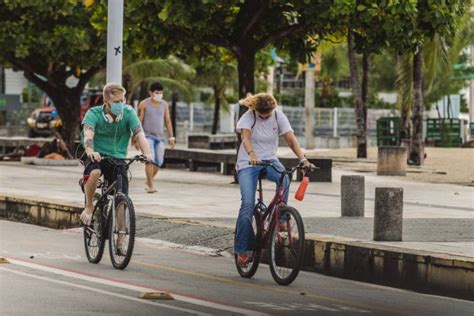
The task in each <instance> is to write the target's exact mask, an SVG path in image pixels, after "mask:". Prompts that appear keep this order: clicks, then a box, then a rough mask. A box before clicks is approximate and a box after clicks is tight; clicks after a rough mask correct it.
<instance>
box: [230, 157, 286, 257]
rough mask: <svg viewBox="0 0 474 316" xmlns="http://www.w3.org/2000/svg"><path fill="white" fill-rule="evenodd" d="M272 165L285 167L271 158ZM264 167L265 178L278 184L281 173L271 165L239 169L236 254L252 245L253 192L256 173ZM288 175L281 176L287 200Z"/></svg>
mask: <svg viewBox="0 0 474 316" xmlns="http://www.w3.org/2000/svg"><path fill="white" fill-rule="evenodd" d="M271 162H272V163H273V165H275V167H276V168H277V169H278V170H279V171H283V170H285V168H284V167H283V165H282V164H281V163H280V162H279V161H278V160H271ZM263 169H266V178H267V179H268V180H270V181H272V182H275V183H276V184H277V186H278V185H279V184H280V177H281V175H280V174H279V173H278V172H276V171H275V170H274V169H273V168H272V167H265V166H255V167H249V168H245V169H242V170H239V173H238V177H239V184H240V194H241V196H242V200H241V204H240V210H239V216H238V217H237V224H236V227H235V234H236V235H235V243H234V252H235V253H237V254H240V253H244V252H246V251H247V250H249V245H253V242H254V238H255V236H254V234H253V229H252V217H253V209H254V207H255V195H256V194H255V193H256V191H257V182H258V175H259V174H260V172H261V171H262V170H263ZM288 185H289V180H288V176H285V178H283V187H284V188H285V190H284V200H285V202H288V193H289V190H288Z"/></svg>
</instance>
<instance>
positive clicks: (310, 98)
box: [304, 63, 316, 150]
mask: <svg viewBox="0 0 474 316" xmlns="http://www.w3.org/2000/svg"><path fill="white" fill-rule="evenodd" d="M314 70H315V64H314V63H310V64H309V65H308V69H307V70H306V71H305V90H304V113H305V125H304V136H305V148H306V149H307V150H308V149H314V148H316V145H315V142H314V134H313V131H314V114H313V113H314Z"/></svg>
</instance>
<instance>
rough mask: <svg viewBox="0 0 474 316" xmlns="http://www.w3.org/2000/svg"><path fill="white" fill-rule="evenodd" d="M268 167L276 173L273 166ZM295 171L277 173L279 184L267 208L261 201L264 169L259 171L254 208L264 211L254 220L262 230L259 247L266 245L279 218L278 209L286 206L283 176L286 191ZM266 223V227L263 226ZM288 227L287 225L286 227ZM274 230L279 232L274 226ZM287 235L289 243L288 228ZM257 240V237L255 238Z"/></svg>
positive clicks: (293, 169)
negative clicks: (285, 180)
mask: <svg viewBox="0 0 474 316" xmlns="http://www.w3.org/2000/svg"><path fill="white" fill-rule="evenodd" d="M268 166H269V167H272V168H274V169H275V170H276V171H278V170H277V169H276V168H275V167H274V166H273V165H271V164H269V165H268ZM295 170H296V168H292V169H291V170H285V171H283V172H281V171H278V172H279V173H280V184H279V185H278V187H277V189H276V193H275V195H274V196H273V199H272V201H271V202H270V204H269V205H268V207H267V206H266V205H265V203H264V201H263V188H262V180H263V174H264V173H265V169H264V170H262V171H261V173H260V175H259V177H258V189H257V192H258V199H257V205H256V208H259V209H264V210H265V212H264V213H263V215H262V214H260V216H259V218H256V222H257V225H261V228H262V230H261V231H262V236H261V237H260V238H261V241H262V242H261V243H260V244H261V245H266V244H267V239H268V237H269V235H270V231H271V229H272V227H273V225H276V221H277V220H278V218H279V217H280V209H281V208H282V207H285V206H286V205H287V204H286V202H285V200H284V192H285V191H284V190H285V188H284V185H283V180H284V179H285V176H288V190H289V189H290V185H291V175H293V172H294V171H295ZM265 223H267V225H265ZM288 226H289V225H288ZM276 227H277V228H276V229H277V230H278V231H279V225H276ZM288 234H289V236H290V241H291V231H290V227H288ZM257 238H258V237H257Z"/></svg>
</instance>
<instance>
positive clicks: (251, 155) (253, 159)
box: [249, 151, 258, 166]
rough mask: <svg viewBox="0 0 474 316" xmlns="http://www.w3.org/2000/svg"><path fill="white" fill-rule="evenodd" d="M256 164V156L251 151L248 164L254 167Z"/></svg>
mask: <svg viewBox="0 0 474 316" xmlns="http://www.w3.org/2000/svg"><path fill="white" fill-rule="evenodd" d="M257 163H258V159H257V155H255V153H254V152H253V151H252V152H251V153H250V155H249V164H251V165H252V166H256V165H257Z"/></svg>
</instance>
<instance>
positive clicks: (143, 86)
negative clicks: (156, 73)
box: [138, 81, 150, 101]
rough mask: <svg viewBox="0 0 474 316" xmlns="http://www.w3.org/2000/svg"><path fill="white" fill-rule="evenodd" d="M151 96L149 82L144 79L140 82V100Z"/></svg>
mask: <svg viewBox="0 0 474 316" xmlns="http://www.w3.org/2000/svg"><path fill="white" fill-rule="evenodd" d="M149 96H150V94H149V92H148V83H147V82H145V81H143V82H142V83H140V92H139V95H138V98H139V101H142V100H145V99H146V98H148V97H149Z"/></svg>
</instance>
